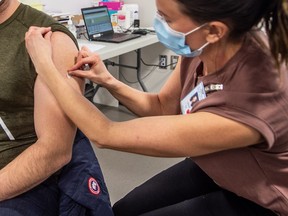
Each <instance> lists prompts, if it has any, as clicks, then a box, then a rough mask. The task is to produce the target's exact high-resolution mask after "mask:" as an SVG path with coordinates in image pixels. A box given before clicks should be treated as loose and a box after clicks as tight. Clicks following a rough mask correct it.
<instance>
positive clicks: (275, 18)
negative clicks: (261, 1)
mask: <svg viewBox="0 0 288 216" xmlns="http://www.w3.org/2000/svg"><path fill="white" fill-rule="evenodd" d="M272 2H273V3H272V6H271V7H270V8H269V10H268V12H267V14H266V15H265V16H264V25H265V30H266V33H267V35H268V37H269V45H270V49H271V54H272V56H273V57H274V59H275V61H276V64H277V66H278V67H280V65H281V64H282V63H285V64H286V65H288V0H272Z"/></svg>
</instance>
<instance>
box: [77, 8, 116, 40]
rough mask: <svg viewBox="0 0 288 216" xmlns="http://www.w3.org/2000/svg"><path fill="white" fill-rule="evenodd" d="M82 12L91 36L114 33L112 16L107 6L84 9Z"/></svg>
mask: <svg viewBox="0 0 288 216" xmlns="http://www.w3.org/2000/svg"><path fill="white" fill-rule="evenodd" d="M81 11H82V15H83V19H84V22H85V25H86V29H87V33H88V35H89V36H92V35H95V34H100V33H101V34H103V33H105V32H107V33H108V32H110V33H111V32H113V27H112V24H111V20H110V15H109V12H108V9H107V7H106V6H99V7H91V8H82V9H81Z"/></svg>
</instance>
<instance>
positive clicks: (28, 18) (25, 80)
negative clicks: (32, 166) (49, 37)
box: [0, 4, 77, 169]
mask: <svg viewBox="0 0 288 216" xmlns="http://www.w3.org/2000/svg"><path fill="white" fill-rule="evenodd" d="M30 26H43V27H44V26H45V27H47V26H51V27H52V31H61V32H64V33H66V34H67V35H68V36H69V37H71V39H73V41H74V42H75V44H76V45H77V41H76V39H75V38H74V37H73V35H72V34H71V33H70V32H69V30H68V29H67V28H66V27H65V26H63V25H61V24H59V23H57V22H56V21H55V20H54V19H53V18H52V17H50V16H48V15H47V14H45V13H42V12H40V11H38V10H35V9H33V8H31V7H30V6H27V5H23V4H20V6H19V7H18V9H17V10H16V11H15V13H14V14H13V15H12V16H11V17H10V18H9V19H8V20H6V21H5V22H4V23H2V24H0V44H1V46H0V58H1V61H0V169H1V168H3V167H4V166H5V165H7V164H8V163H9V162H10V161H12V160H13V159H14V158H15V157H17V155H19V154H20V153H21V152H22V151H24V150H25V149H26V148H27V147H29V146H30V145H31V144H33V143H35V141H36V140H37V136H36V132H35V129H34V116H33V114H34V83H35V79H36V76H37V74H36V72H35V68H34V66H33V64H32V62H31V60H30V57H29V55H28V53H27V51H26V47H25V40H24V38H25V33H26V32H27V30H28V29H29V27H30Z"/></svg>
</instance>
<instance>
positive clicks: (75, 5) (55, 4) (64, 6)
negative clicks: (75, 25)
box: [41, 0, 92, 14]
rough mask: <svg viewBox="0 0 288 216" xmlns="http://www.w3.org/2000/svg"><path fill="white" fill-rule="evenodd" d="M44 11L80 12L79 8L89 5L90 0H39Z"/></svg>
mask: <svg viewBox="0 0 288 216" xmlns="http://www.w3.org/2000/svg"><path fill="white" fill-rule="evenodd" d="M41 1H42V3H43V4H44V5H45V11H48V12H63V13H72V14H81V8H84V7H90V6H91V5H92V3H91V0H60V1H59V0H41Z"/></svg>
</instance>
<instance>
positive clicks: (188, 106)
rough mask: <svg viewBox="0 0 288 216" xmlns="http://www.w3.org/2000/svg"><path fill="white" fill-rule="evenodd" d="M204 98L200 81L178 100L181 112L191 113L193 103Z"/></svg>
mask: <svg viewBox="0 0 288 216" xmlns="http://www.w3.org/2000/svg"><path fill="white" fill-rule="evenodd" d="M205 98H206V93H205V88H204V84H203V82H201V83H199V84H198V85H197V86H196V87H195V88H194V89H193V90H192V91H191V92H190V93H189V94H188V95H187V96H186V97H185V98H183V100H182V101H181V102H180V105H181V112H182V114H183V115H185V114H189V113H191V111H192V109H193V106H194V105H195V103H196V102H198V101H201V100H203V99H205Z"/></svg>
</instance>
